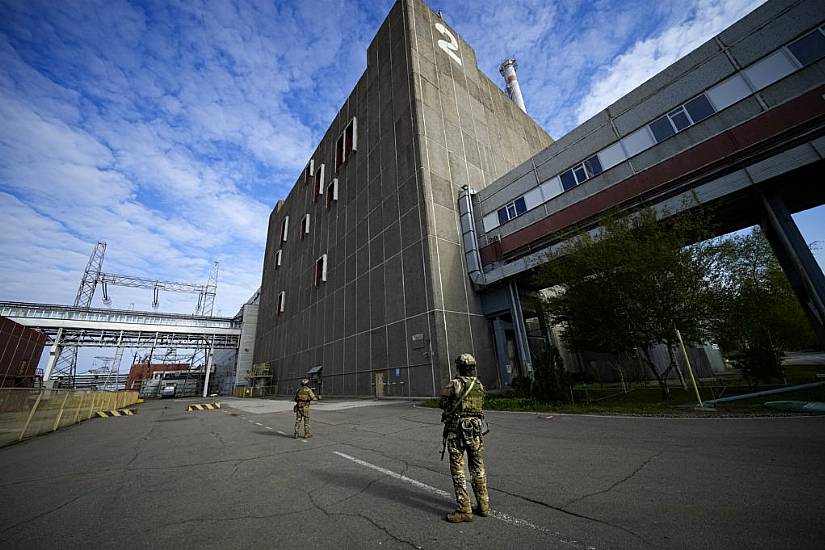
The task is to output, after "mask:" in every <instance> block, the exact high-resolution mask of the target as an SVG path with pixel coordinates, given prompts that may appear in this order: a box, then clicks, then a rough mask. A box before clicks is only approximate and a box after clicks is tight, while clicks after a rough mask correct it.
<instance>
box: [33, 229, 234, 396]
mask: <svg viewBox="0 0 825 550" xmlns="http://www.w3.org/2000/svg"><path fill="white" fill-rule="evenodd" d="M105 255H106V243H105V242H103V241H99V242H98V243H97V244H96V245H95V247H94V249H93V250H92V255H91V256H90V257H89V262H88V263H87V264H86V269H85V270H84V271H83V278H82V279H81V280H80V288H79V289H78V290H77V296H75V301H74V305H75V307H80V308H84V309H89V308H90V307H91V305H92V300H93V298H94V295H95V290H96V289H97V286H98V284H99V285H100V288H101V290H102V292H103V303H104V304H105V305H106V306H109V305H111V303H112V300H111V298H110V297H109V287H110V286H121V287H130V288H151V289H152V291H153V298H152V308H153V309H155V310H156V309H158V306H159V301H160V300H159V296H160V291H162V290H163V291H166V292H187V293H191V294H197V295H198V305H197V307H196V308H195V315H204V316H207V317H212V314H213V310H214V308H215V295H216V294H217V291H218V262H214V263H213V264H212V267H211V269H210V270H209V279H208V280H207V282H206V284H205V285H202V284H195V283H181V282H176V281H164V280H160V279H150V278H146V277H135V276H132V275H115V274H112V273H103V271H102V269H103V257H104V256H105ZM121 336H122V334H121ZM55 343H56V352H55V355H54V357H52V358H50V359H49V364H48V366H47V367H46V372H45V373H44V381H48V380H50V379H58V380H59V383H60V384H61V385H65V386H69V387H71V388H74V387H75V377H76V375H77V346H66V347H63V332H62V330H61V331H58V334H57V336H56V342H55ZM210 346H211V344H210V342H207V341H204V349H198V350H197V351H196V352H195V354H194V359H195V360H198V359H199V360H201V361H202V364H206V359H207V357H208V355H209V351H210ZM122 355H123V352H122V350H121V349H120V346H119V345H118V347H117V352H116V355H115V359H116V363H117V365H118V366H119V364H120V358H121V356H122ZM150 357H151V354H150ZM195 360H193V366H194V365H195V364H196V361H195Z"/></svg>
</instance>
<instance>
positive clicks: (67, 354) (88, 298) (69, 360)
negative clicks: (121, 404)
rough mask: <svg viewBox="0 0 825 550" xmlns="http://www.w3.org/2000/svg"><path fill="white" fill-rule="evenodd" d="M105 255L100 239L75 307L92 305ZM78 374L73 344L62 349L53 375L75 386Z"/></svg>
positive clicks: (82, 281)
mask: <svg viewBox="0 0 825 550" xmlns="http://www.w3.org/2000/svg"><path fill="white" fill-rule="evenodd" d="M105 255H106V243H105V242H103V241H98V242H97V244H96V245H95V247H94V249H92V255H91V256H89V261H88V263H87V264H86V269H85V270H84V271H83V277H82V278H81V279H80V288H78V289H77V296H75V299H74V305H75V307H83V308H89V307H91V305H92V298H94V295H95V288H97V283H98V281H99V280H100V270H101V268H102V267H103V257H104V256H105ZM76 375H77V347H76V346H71V347H66V348H62V349H60V350H59V351H58V356H57V361H56V362H55V366H54V369H53V372H52V374H51V376H54V377H56V378H60V380H61V385H64V386H68V387H70V388H74V387H75V377H76Z"/></svg>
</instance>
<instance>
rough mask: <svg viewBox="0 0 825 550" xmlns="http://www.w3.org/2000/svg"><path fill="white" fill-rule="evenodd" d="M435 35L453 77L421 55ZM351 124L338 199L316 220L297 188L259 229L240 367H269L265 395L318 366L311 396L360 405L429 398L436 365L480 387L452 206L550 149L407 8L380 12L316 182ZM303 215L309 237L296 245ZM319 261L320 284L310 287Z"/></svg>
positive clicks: (439, 62)
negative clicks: (251, 336) (271, 385)
mask: <svg viewBox="0 0 825 550" xmlns="http://www.w3.org/2000/svg"><path fill="white" fill-rule="evenodd" d="M436 24H442V25H444V26H445V28H447V29H448V30H450V32H452V33H453V35H454V36H455V38H456V42H457V46H458V50H457V52H456V55H457V56H458V58H459V59H460V60H461V63H460V64H458V63H456V62H455V61H454V60H453V59H452V58H451V57H450V56H449V54H448V53H447V52H446V51H445V50H443V49H441V48H439V47H438V46H437V44H438V41H439V40H446V39H447V37H446V36H445V35H444V34H442V33H440V32H438V31H437V30H436ZM353 118H356V119H357V144H358V149H357V151H356V152H354V153H353V154H352V157H351V158H350V160H349V161H348V162H347V163H346V164H345V165H344V166H343V167H341V169H340V171H339V173H338V174H337V177H338V186H339V187H338V200H337V201H335V202H333V203H332V205H331V206H330V207H329V208H327V207H326V205H325V198H326V197H320V198H319V199H318V200H317V201H316V200H315V198H314V195H315V193H314V191H313V188H312V185H305V184H304V183H302V178H299V180H298V181H297V182H296V184H295V186H294V187H293V189H292V191H291V192H290V193H289V195H288V196H287V198H286V199H285V200H284V202H283V205H282V207H281V208H280V209H278V210H275V211H273V212H272V214H271V216H270V221H269V231H268V237H267V247H266V256H265V258H264V270H263V278H262V285H261V307H260V312H259V319H258V327H259V328H258V332H257V338H256V343H255V351H254V357H255V360H254V362H255V363H259V362H269V363H270V365H271V366H272V368H273V372H274V373H276V374H275V379H276V380H275V381H276V382H277V383H278V385H279V387H280V388H291V387H293V386H294V385H295V383H296V382H297V380H299V379H300V378H301V377H303V376H304V374H305V373H306V371H307V370H309V369H310V368H312V367H314V366H317V365H323V366H324V371H323V375H324V393H326V394H332V395H374V394H376V384H378V387H379V390H378V393H379V394H383V395H413V396H422V395H433V394H435V393H436V392H438V391H440V387H441V385H442V384H443V383H446V381H447V379H448V378H449V376H450V373H451V370H450V365H451V359H450V358H451V357H452V356H455V355H458V354H459V353H461V352H465V351H470V352H472V353H475V354H477V355H478V356H479V358H480V360H481V368H480V370H481V373H482V376H483V379H484V382H485V384H487V385H491V386H495V385H496V384H497V379H496V375H495V367H494V360H493V358H492V343H491V340H490V335H489V329H488V327H487V321H486V320H485V319H484V318H483V316H481V314H480V311H479V307H478V302H477V299H476V298H475V297H474V296H473V293H472V290H471V289H470V288H469V286H468V283H467V277H466V269H465V267H464V264H463V252H462V250H461V246H460V244H459V238H458V222H457V215H456V211H455V209H456V199H457V192H458V189H460V186H461V185H465V184H470V185H472V186H473V187H474V188H481V187H483V186H484V185H486V184H487V183H489V182H491V181H493V180H494V179H496V178H497V177H499V176H500V175H501V174H503V173H504V172H505V171H507V170H509V169H511V168H513V167H514V166H516V165H517V164H518V163H520V162H523V161H524V160H525V159H528V158H529V157H530V156H531V155H533V154H535V153H536V152H537V151H539V150H541V149H542V148H543V147H545V146H546V145H547V144H549V143H550V142H551V140H550V138H549V137H548V136H547V135H546V133H544V132H543V131H542V130H541V128H539V127H538V126H537V125H536V124H535V123H534V122H533V121H532V120H531V119H529V117H527V116H526V115H524V113H522V112H521V111H520V110H518V109H517V108H516V107H515V106H514V105H512V103H511V102H510V101H509V100H508V99H507V98H506V97H505V96H504V94H503V93H502V92H501V91H500V90H499V89H498V87H497V86H496V85H495V84H493V83H492V82H491V81H489V79H487V78H486V77H485V76H484V75H483V74H481V73H480V72H479V70H478V68H477V66H476V62H475V54H474V52H473V51H472V49H471V48H470V47H469V46H468V45H467V44H466V43H465V42H464V41H463V40H461V38H460V37H459V36H458V35H457V33H455V31H454V30H451V29H449V27H448V25H447V24H446V23H445V22H443V21H441V20H440V19H438V17H437V16H436V15H435V14H434V13H433V12H432V11H431V10H430V9H429V8H427V7H426V6H425V5H424V4H423V3H422V2H419V1H417V0H401V1H399V2H397V3H396V4H395V5H394V6H393V8H392V10H391V12H390V14H389V16H388V17H387V19H386V20H385V21H384V22H383V24H382V25H381V27H380V29H379V30H378V33H377V35H376V37H375V39H374V40H373V41H372V43H371V44H370V46H369V49H368V51H367V69H366V71H365V72H364V74H363V75H362V77H361V78H360V80H359V81H358V83H357V85H356V87H355V89H354V90H353V92H352V94H351V95H350V97H349V98H348V99H347V100H346V101H345V102H344V105H343V107H342V109H341V111H340V112H339V113H338V115H337V117H336V118H335V120H334V121H333V123H332V125H331V126H330V128H329V130H328V131H327V132H326V135H325V136H324V138H323V139H322V140H321V143H320V144H319V145H318V148H317V149H316V150H315V152H314V153H313V155H312V160H313V161H314V164H315V167H316V168H317V167H319V166H320V165H321V164H324V166H325V175H326V178H327V182H328V181H330V180H329V178H331V177H333V171H334V147H335V142H336V139H337V138H338V137H339V136H340V134H341V133H342V132H343V131H344V129H345V127H346V125H347V124H348V123H349V122H350V121H351V120H352V119H353ZM493 145H495V146H496V150H495V152H494V148H493ZM308 160H309V159H308ZM306 214H310V228H311V229H310V232H309V234H307V235H304V236H303V238H301V236H300V235H299V228H300V221H301V219H302V218H303V217H304V216H305V215H306ZM285 216H289V233H288V240H287V242H285V243H284V242H281V241H280V229H281V224H282V221H283V219H284V217H285ZM279 249H280V250H281V266H280V267H276V265H275V258H276V253H277V252H278V250H279ZM323 254H326V255H327V258H328V264H327V281H326V282H324V283H321V284H320V285H318V286H315V280H314V266H315V262H316V260H317V259H318V258H319V257H321V255H323ZM281 291H284V292H285V303H284V305H285V307H284V312H283V313H280V314H279V312H278V311H277V304H278V294H279V293H280V292H281ZM488 365H489V366H488Z"/></svg>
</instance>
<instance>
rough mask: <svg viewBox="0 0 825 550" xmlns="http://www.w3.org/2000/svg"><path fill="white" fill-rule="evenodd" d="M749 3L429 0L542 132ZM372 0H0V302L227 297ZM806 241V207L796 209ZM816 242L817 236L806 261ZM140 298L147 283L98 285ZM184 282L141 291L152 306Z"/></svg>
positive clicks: (369, 28) (361, 36) (242, 288)
mask: <svg viewBox="0 0 825 550" xmlns="http://www.w3.org/2000/svg"><path fill="white" fill-rule="evenodd" d="M760 3H761V2H759V1H754V0H621V1H619V0H616V1H604V0H602V1H599V0H596V1H587V2H573V1H568V0H563V1H556V2H553V1H548V0H516V1H512V2H503V1H501V0H481V1H476V2H473V3H472V5H473V9H472V10H469V9H467V7H466V6H467V3H466V2H458V1H454V0H444V1H442V2H439V3H438V4H433V7H434V8H440V9H442V10H443V12H444V16H445V18H446V19H447V20H448V21H449V22H450V23H451V24H452V25H453V26H454V27H455V28H456V29H457V30H458V31H459V33H461V34H462V36H463V37H464V38H465V39H466V40H467V41H468V42H469V43H470V44H471V45H472V46H473V47H474V48H475V49H476V53H477V56H478V60H479V63H480V65H481V66H482V69H483V70H484V71H485V72H486V73H487V75H488V76H489V77H490V78H492V79H493V80H494V81H495V82H497V83H498V82H499V81H500V76H499V74H498V70H497V69H498V64H499V63H500V61H501V59H502V58H504V57H505V56H510V55H515V56H516V57H517V58H518V60H519V65H520V70H519V79H520V81H521V83H522V89H523V92H524V95H525V99H526V102H527V106H528V109H529V111H530V114H531V115H532V116H533V117H534V118H535V119H536V120H537V121H538V122H539V123H540V124H541V125H542V126H543V127H544V128H545V129H546V130H547V131H548V132H549V133H550V134H551V135H552V136H554V137H560V136H561V135H563V134H564V133H565V132H567V131H569V130H570V129H572V128H573V127H575V126H576V125H577V124H579V123H581V122H582V121H584V120H586V119H587V118H588V117H589V116H591V115H593V114H595V113H596V112H598V111H599V110H601V109H602V108H604V107H606V106H607V105H609V104H610V103H611V102H612V101H614V100H615V99H617V98H619V97H620V96H621V95H623V94H624V93H626V92H628V91H629V90H631V89H632V88H634V87H635V86H637V85H639V84H640V83H641V82H643V81H644V80H646V79H647V78H649V77H650V76H652V75H653V74H655V73H656V72H658V71H660V70H661V69H663V68H664V67H666V66H667V65H669V64H671V63H672V62H673V61H675V60H676V59H678V58H680V57H682V56H683V55H685V54H686V53H688V52H689V51H690V50H692V49H694V48H695V47H696V46H698V45H699V44H701V43H702V42H704V41H705V40H707V39H709V38H710V37H712V36H713V35H714V34H716V33H718V32H719V31H721V30H722V29H723V28H725V27H727V26H728V25H730V24H731V23H733V22H734V21H735V20H737V19H738V18H740V17H742V16H743V15H745V14H746V13H748V12H749V11H751V10H752V9H754V8H755V7H756V6H757V5H759V4H760ZM391 5H392V2H391V1H389V0H377V1H376V0H370V1H366V2H351V1H344V0H337V1H323V0H321V1H297V0H296V1H292V2H272V1H268V2H258V1H215V2H211V1H210V2H197V1H193V0H187V1H182V2H152V1H143V2H126V1H119V0H104V1H94V0H83V1H76V2H73V1H68V0H66V1H60V2H54V1H36V0H25V1H24V0H19V1H17V0H0V10H2V13H3V17H2V18H0V120H2V121H3V123H2V125H0V220H3V224H2V225H3V230H2V232H0V257H2V258H3V262H0V282H1V283H2V286H1V287H0V299H5V300H21V301H40V302H54V303H69V302H71V301H72V300H73V298H74V294H75V292H76V289H77V286H78V283H79V280H80V276H81V273H82V271H83V268H84V266H85V263H86V261H87V258H88V255H89V253H90V252H91V249H92V246H93V245H94V243H95V242H96V241H97V240H98V239H101V240H106V241H107V242H108V245H109V246H108V251H107V258H106V262H105V264H104V268H105V270H106V271H109V272H114V273H125V274H134V275H142V276H147V277H159V278H167V279H173V280H181V281H193V282H200V281H205V280H206V277H207V274H208V270H209V265H210V263H211V261H212V260H218V261H220V263H221V271H220V279H219V287H218V298H217V308H218V309H219V310H220V312H221V313H223V314H234V313H235V311H237V309H238V307H239V306H240V304H241V303H243V302H244V301H245V300H246V299H247V298H248V297H249V296H250V295H251V294H252V292H253V291H254V290H255V289H256V288H257V286H258V285H259V283H260V274H261V261H262V255H263V249H264V245H265V240H266V223H267V218H268V215H269V212H270V210H271V208H272V207H273V205H274V204H275V201H276V200H277V199H279V198H282V197H284V196H285V195H286V194H287V192H288V190H289V187H290V186H291V184H292V183H293V182H294V180H295V179H296V176H297V174H298V172H299V170H300V168H301V166H302V165H303V164H304V163H305V161H306V159H307V158H308V156H309V154H310V153H311V151H312V150H313V149H314V146H315V144H316V143H317V142H318V141H319V140H320V138H321V136H322V135H323V133H324V131H325V130H326V128H327V126H328V124H329V122H330V121H331V119H332V117H333V116H334V114H335V113H336V112H337V110H338V108H339V107H340V105H341V104H342V102H343V101H344V100H345V99H346V97H347V96H348V95H349V92H350V91H351V89H352V87H353V86H354V85H355V82H356V81H357V80H358V77H359V76H360V74H361V72H362V71H363V70H364V68H365V65H366V48H367V45H368V44H369V42H370V41H371V39H372V37H373V36H374V34H375V32H376V31H377V29H378V26H379V25H380V23H381V21H382V20H383V19H384V17H385V16H386V14H387V13H388V11H389V8H390V6H391ZM797 218H798V219H799V220H800V223H801V224H802V228H803V233H804V234H805V236H806V238H807V239H808V240H809V241H813V240H825V223H823V222H822V221H821V220H820V219H819V218H825V216H823V215H822V212H821V209H820V211H819V212H810V213H807V214H804V215H800V216H797ZM821 254H822V252H821V251H820V262H821V261H822V259H821ZM111 294H112V299H113V306H114V307H124V308H127V307H129V306H130V304H132V303H134V304H135V307H136V308H137V309H149V307H150V303H151V299H152V297H151V293H150V292H137V291H132V292H129V291H128V289H112V291H111ZM194 307H195V303H194V299H193V298H190V297H186V296H170V295H165V296H162V297H161V308H162V309H163V310H167V311H181V312H187V311H191V310H194Z"/></svg>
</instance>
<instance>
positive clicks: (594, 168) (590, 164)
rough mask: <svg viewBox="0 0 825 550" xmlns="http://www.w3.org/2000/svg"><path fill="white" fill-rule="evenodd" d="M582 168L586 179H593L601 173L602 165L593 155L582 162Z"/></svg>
mask: <svg viewBox="0 0 825 550" xmlns="http://www.w3.org/2000/svg"><path fill="white" fill-rule="evenodd" d="M584 167H585V169H586V170H587V177H588V178H594V177H596V176H598V175H599V174H601V173H602V163H601V162H599V157H597V156H595V155H593V156H592V157H590V158H589V159H587V160H586V161H584Z"/></svg>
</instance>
